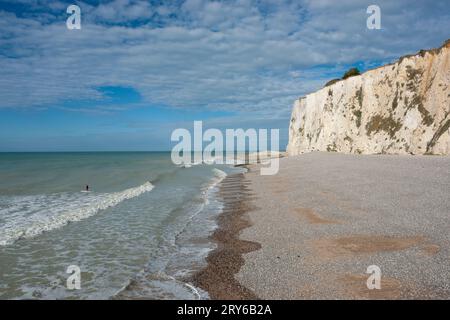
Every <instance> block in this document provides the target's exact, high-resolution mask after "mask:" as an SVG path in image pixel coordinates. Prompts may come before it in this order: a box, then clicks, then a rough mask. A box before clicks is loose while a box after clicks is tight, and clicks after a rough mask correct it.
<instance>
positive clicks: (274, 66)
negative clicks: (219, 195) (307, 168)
mask: <svg viewBox="0 0 450 320" xmlns="http://www.w3.org/2000/svg"><path fill="white" fill-rule="evenodd" d="M71 4H76V5H78V6H79V7H80V9H81V29H80V30H76V29H75V30H69V29H68V28H67V27H66V20H67V18H68V17H69V15H70V14H67V12H66V9H67V7H68V6H69V5H71ZM372 4H375V5H378V6H379V7H380V9H381V29H379V30H370V29H368V28H367V27H366V20H367V18H368V17H369V16H370V14H368V13H367V12H366V10H367V7H368V6H369V5H372ZM449 8H450V0H435V1H428V0H416V1H408V0H395V1H393V0H390V1H387V0H385V1H376V0H370V1H365V0H340V1H334V0H296V1H288V0H267V1H266V0H255V1H253V0H227V1H207V0H185V1H183V0H175V1H161V0H160V1H141V0H135V1H133V0H112V1H87V0H86V1H74V0H71V1H58V0H56V1H47V0H14V1H2V0H0V152H5V151H6V152H10V151H158V150H170V149H171V148H172V147H173V146H174V145H175V143H174V142H171V140H170V136H171V133H172V131H173V130H174V129H176V128H187V129H190V128H192V126H193V121H195V120H202V121H203V123H204V128H205V129H206V128H218V129H221V130H225V129H226V128H230V129H237V128H244V129H248V128H255V129H260V128H266V129H273V128H278V129H280V136H281V139H280V146H281V148H284V147H285V146H286V144H287V140H288V125H289V117H290V113H291V108H292V105H293V102H294V100H295V99H297V98H298V97H300V96H304V95H306V94H308V93H310V92H313V91H315V90H317V89H319V88H321V87H323V85H324V83H326V82H327V81H328V80H330V79H333V78H337V77H340V76H342V74H343V73H344V72H345V71H346V70H347V69H349V68H350V67H358V68H359V69H360V70H361V71H364V70H368V69H371V68H374V67H377V66H380V65H383V64H385V63H389V62H392V61H394V60H396V59H397V58H399V57H400V56H402V55H405V54H410V53H415V52H417V51H419V50H420V49H428V48H434V47H439V46H440V45H441V44H442V43H443V42H444V41H445V40H446V39H448V38H450V34H449V30H450V10H449Z"/></svg>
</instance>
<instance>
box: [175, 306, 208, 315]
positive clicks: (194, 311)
mask: <svg viewBox="0 0 450 320" xmlns="http://www.w3.org/2000/svg"><path fill="white" fill-rule="evenodd" d="M211 308H212V307H190V306H188V305H187V304H184V306H180V307H178V310H177V314H178V315H198V316H204V317H205V318H208V317H209V315H210V313H211Z"/></svg>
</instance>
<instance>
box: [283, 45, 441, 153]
mask: <svg viewBox="0 0 450 320" xmlns="http://www.w3.org/2000/svg"><path fill="white" fill-rule="evenodd" d="M449 50H450V40H447V41H446V43H445V44H444V45H443V46H442V47H441V48H438V49H432V50H427V51H423V50H422V51H420V52H419V53H417V54H415V55H410V56H405V57H402V58H401V59H399V60H398V61H397V62H396V63H393V64H390V65H386V66H383V67H380V68H377V69H374V70H370V71H367V72H365V73H363V74H362V75H359V76H353V77H350V78H347V79H346V80H340V81H338V82H336V83H334V84H332V85H329V86H326V87H324V88H322V89H320V90H319V91H317V92H314V93H311V94H308V95H307V96H306V97H303V98H300V99H299V100H297V101H295V104H294V107H293V111H292V116H291V122H290V127H289V144H288V147H287V152H288V154H289V155H297V154H300V153H305V152H311V151H335V152H343V153H362V154H375V153H386V154H438V155H444V154H445V155H448V154H450V56H449Z"/></svg>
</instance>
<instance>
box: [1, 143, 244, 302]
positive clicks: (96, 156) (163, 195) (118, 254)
mask: <svg viewBox="0 0 450 320" xmlns="http://www.w3.org/2000/svg"><path fill="white" fill-rule="evenodd" d="M239 170H242V169H238V168H233V167H230V166H225V165H207V164H195V163H193V164H192V165H191V166H177V165H174V164H173V163H172V161H171V158H170V153H168V152H167V153H164V152H161V153H157V152H148V153H146V152H136V153H132V152H123V153H122V152H117V153H114V152H106V153H0V298H2V299H16V298H29V299H110V298H151V299H174V298H186V299H199V298H207V297H208V294H207V293H206V292H202V291H201V290H199V289H198V288H195V287H193V286H192V285H191V284H190V283H188V281H187V279H188V278H189V276H190V275H192V274H193V272H195V271H197V270H199V269H200V268H202V267H203V266H204V265H205V257H206V256H207V254H208V252H209V251H210V250H212V249H213V248H214V246H215V245H214V243H212V242H211V241H210V240H209V239H208V236H209V235H210V234H211V233H212V231H213V230H214V229H215V228H216V218H217V216H218V214H220V211H221V207H222V204H221V202H220V199H219V198H218V196H217V192H216V191H217V186H218V183H219V182H220V181H221V180H222V179H223V178H224V177H225V176H226V174H230V173H233V172H237V171H239ZM86 185H89V189H90V192H85V186H86ZM71 265H76V266H78V267H79V268H80V270H81V289H79V290H69V289H68V288H67V286H66V282H67V279H68V277H69V276H70V274H68V273H66V271H67V268H68V267H69V266H71Z"/></svg>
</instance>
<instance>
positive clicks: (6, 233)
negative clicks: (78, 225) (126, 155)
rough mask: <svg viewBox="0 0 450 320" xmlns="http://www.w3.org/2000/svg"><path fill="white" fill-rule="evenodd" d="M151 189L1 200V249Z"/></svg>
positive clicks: (151, 186)
mask: <svg viewBox="0 0 450 320" xmlns="http://www.w3.org/2000/svg"><path fill="white" fill-rule="evenodd" d="M152 189H153V185H152V184H151V183H150V182H146V183H144V184H143V185H140V186H138V187H134V188H130V189H126V190H123V191H119V192H113V193H100V194H98V193H97V194H96V193H94V192H91V193H82V192H77V193H58V194H50V195H33V196H14V197H2V198H0V208H1V209H0V245H1V246H5V245H8V244H12V243H14V242H15V241H16V240H18V239H23V238H31V237H34V236H37V235H39V234H41V233H43V232H46V231H50V230H54V229H57V228H60V227H62V226H65V225H66V224H68V223H69V222H73V221H80V220H82V219H85V218H87V217H90V216H93V215H94V214H96V213H98V212H99V211H101V210H105V209H107V208H110V207H114V206H116V205H117V204H119V203H120V202H122V201H124V200H127V199H131V198H135V197H137V196H139V195H141V194H142V193H144V192H149V191H151V190H152Z"/></svg>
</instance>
